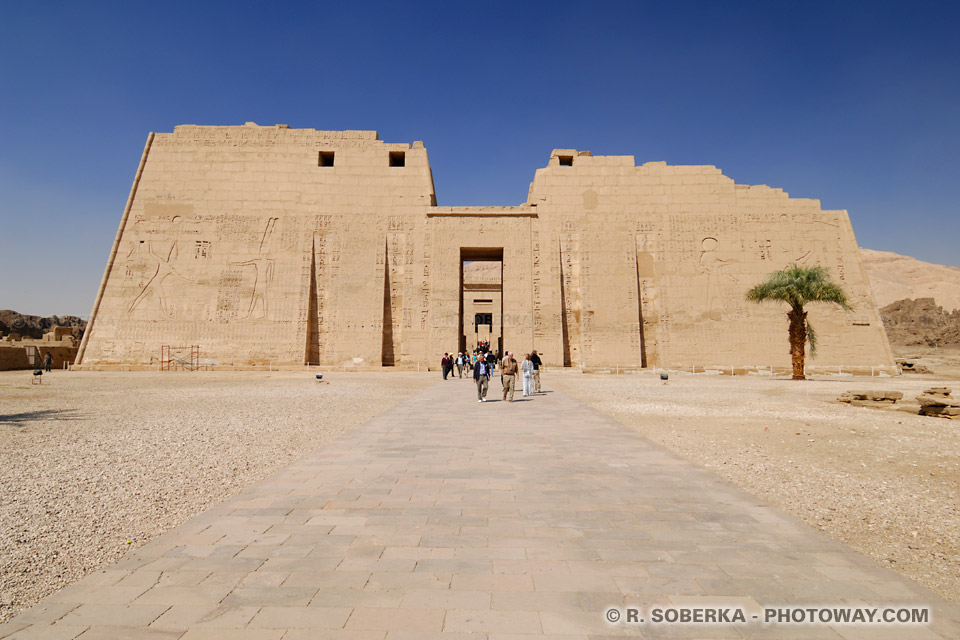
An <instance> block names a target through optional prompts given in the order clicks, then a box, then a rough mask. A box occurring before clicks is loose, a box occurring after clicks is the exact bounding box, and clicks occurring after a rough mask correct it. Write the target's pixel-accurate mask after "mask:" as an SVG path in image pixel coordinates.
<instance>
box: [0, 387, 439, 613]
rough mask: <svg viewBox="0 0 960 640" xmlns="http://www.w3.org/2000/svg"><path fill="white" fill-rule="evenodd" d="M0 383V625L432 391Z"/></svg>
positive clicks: (401, 388)
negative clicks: (347, 433)
mask: <svg viewBox="0 0 960 640" xmlns="http://www.w3.org/2000/svg"><path fill="white" fill-rule="evenodd" d="M30 378H31V375H30V372H29V371H11V372H3V373H0V434H2V439H0V488H2V490H0V523H2V526H0V622H2V621H4V620H7V619H9V618H10V617H12V616H13V615H15V614H16V613H18V612H19V611H22V610H23V609H25V608H27V607H29V606H31V605H33V604H35V603H36V602H38V601H39V600H40V599H41V598H43V597H44V596H46V595H48V594H50V593H53V592H54V591H56V590H58V589H60V588H62V587H64V586H66V585H67V584H70V583H72V582H74V581H76V580H78V579H79V578H81V577H83V576H84V575H86V574H87V573H89V572H91V571H93V570H94V569H96V568H97V567H100V566H103V565H105V564H109V563H112V562H114V561H116V560H118V559H119V558H120V557H121V556H122V555H123V554H124V553H126V552H127V551H128V550H130V549H131V548H133V547H137V546H140V545H142V544H144V543H146V542H147V541H149V540H150V539H152V538H153V537H155V536H157V535H159V534H161V533H163V532H165V531H167V530H169V529H171V528H173V527H175V526H177V525H179V524H180V523H182V522H184V521H185V520H187V519H189V518H190V517H192V516H194V515H196V514H198V513H200V512H202V511H204V510H206V509H208V508H209V507H211V506H213V505H216V504H218V503H220V502H221V501H223V500H224V499H225V498H227V497H229V496H231V495H234V494H237V493H239V492H240V491H241V490H242V489H244V488H245V487H247V486H249V485H250V484H251V483H254V482H256V481H257V480H260V479H261V478H264V477H265V476H267V475H269V474H270V473H272V472H274V471H276V470H278V469H280V468H282V467H284V466H286V465H288V464H289V463H290V462H292V461H294V460H296V459H298V458H301V457H303V455H305V454H306V453H308V452H310V451H312V450H313V449H315V448H317V447H318V446H320V445H322V444H323V443H324V442H326V441H328V440H330V439H331V438H333V437H336V436H337V435H338V434H341V433H343V432H345V431H347V430H349V429H351V428H353V427H354V426H356V425H358V424H360V423H361V422H363V421H364V420H367V419H368V418H370V417H372V416H374V415H377V414H379V413H382V412H383V411H385V410H386V409H388V408H389V407H390V406H392V405H393V404H395V403H397V402H399V401H400V400H402V399H404V398H406V397H408V396H410V395H412V394H413V393H414V392H416V391H418V390H420V389H422V388H424V387H425V386H427V385H429V384H431V383H433V382H435V381H436V380H437V379H438V378H437V377H436V376H434V375H433V374H422V375H421V374H417V373H405V372H391V373H390V374H386V375H384V374H375V373H335V374H328V375H327V378H329V379H330V380H331V381H330V382H329V383H325V384H317V383H316V382H315V381H314V380H313V376H312V375H309V374H304V373H302V372H301V373H272V374H268V373H196V374H191V373H164V374H160V373H90V372H70V373H67V372H62V371H61V372H57V371H54V372H53V373H52V374H48V375H45V376H44V377H43V378H44V382H43V384H42V385H38V386H32V385H31V384H30V382H29V380H30Z"/></svg>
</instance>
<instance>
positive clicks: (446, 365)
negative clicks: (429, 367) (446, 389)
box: [440, 353, 450, 380]
mask: <svg viewBox="0 0 960 640" xmlns="http://www.w3.org/2000/svg"><path fill="white" fill-rule="evenodd" d="M440 368H441V369H442V370H443V379H444V380H446V379H447V373H448V372H449V371H450V354H449V353H444V354H443V359H442V360H440Z"/></svg>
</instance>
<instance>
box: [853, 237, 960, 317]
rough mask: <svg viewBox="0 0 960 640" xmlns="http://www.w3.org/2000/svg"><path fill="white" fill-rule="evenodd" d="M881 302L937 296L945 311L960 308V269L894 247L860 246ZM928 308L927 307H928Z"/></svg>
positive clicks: (874, 293) (881, 305)
mask: <svg viewBox="0 0 960 640" xmlns="http://www.w3.org/2000/svg"><path fill="white" fill-rule="evenodd" d="M860 255H861V256H863V265H864V267H866V269H867V276H868V277H869V278H870V284H871V285H872V286H873V295H874V297H875V298H876V300H877V305H878V306H880V307H886V306H887V305H889V304H891V303H893V302H896V301H898V300H904V299H907V298H909V299H917V298H933V299H935V300H936V301H937V304H938V305H940V306H941V307H943V308H944V310H945V311H948V312H949V311H953V310H955V309H960V269H958V268H957V267H947V266H944V265H942V264H933V263H930V262H922V261H920V260H917V259H916V258H911V257H910V256H902V255H900V254H898V253H892V252H890V251H873V250H871V249H862V248H861V249H860ZM924 308H926V307H924Z"/></svg>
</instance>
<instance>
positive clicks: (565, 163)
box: [557, 156, 573, 167]
mask: <svg viewBox="0 0 960 640" xmlns="http://www.w3.org/2000/svg"><path fill="white" fill-rule="evenodd" d="M557 160H559V161H560V166H561V167H572V166H573V156H557Z"/></svg>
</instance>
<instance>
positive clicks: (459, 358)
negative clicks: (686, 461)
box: [457, 351, 463, 378]
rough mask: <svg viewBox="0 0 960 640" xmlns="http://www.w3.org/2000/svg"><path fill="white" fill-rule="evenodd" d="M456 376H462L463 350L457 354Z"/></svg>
mask: <svg viewBox="0 0 960 640" xmlns="http://www.w3.org/2000/svg"><path fill="white" fill-rule="evenodd" d="M457 376H459V377H461V378H462V377H463V351H461V352H460V353H458V354H457Z"/></svg>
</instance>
